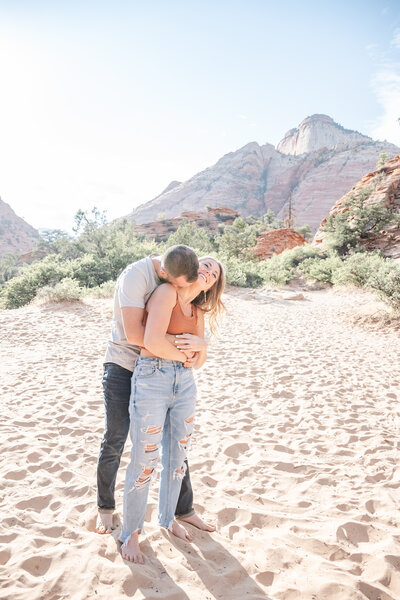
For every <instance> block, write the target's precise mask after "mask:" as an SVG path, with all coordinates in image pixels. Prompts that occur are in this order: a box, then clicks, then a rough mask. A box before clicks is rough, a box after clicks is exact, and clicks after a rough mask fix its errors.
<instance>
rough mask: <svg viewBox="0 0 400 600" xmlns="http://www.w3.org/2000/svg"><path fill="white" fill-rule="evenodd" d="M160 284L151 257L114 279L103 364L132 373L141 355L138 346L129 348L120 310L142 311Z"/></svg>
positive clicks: (130, 266) (136, 263) (132, 265)
mask: <svg viewBox="0 0 400 600" xmlns="http://www.w3.org/2000/svg"><path fill="white" fill-rule="evenodd" d="M160 283H161V280H160V279H159V277H158V275H157V273H156V270H155V268H154V265H153V261H152V260H151V258H150V256H148V257H147V258H143V259H142V260H138V261H137V262H135V263H132V264H131V265H128V266H127V267H126V269H125V270H124V271H122V273H121V275H120V276H119V277H118V279H117V283H116V284H115V291H114V309H113V322H112V330H111V339H110V340H109V341H108V344H107V350H106V354H105V357H104V362H105V363H108V362H111V363H115V364H117V365H120V366H121V367H124V368H125V369H128V370H129V371H133V369H134V368H135V363H136V360H137V357H138V356H139V353H140V348H139V347H138V346H133V345H132V344H128V341H127V339H126V336H125V331H124V326H123V323H122V314H121V308H122V307H124V306H126V307H128V306H131V307H136V308H144V307H145V305H146V302H147V300H148V299H149V297H150V296H151V294H152V293H153V291H154V290H155V288H156V287H157V286H158V285H159V284H160Z"/></svg>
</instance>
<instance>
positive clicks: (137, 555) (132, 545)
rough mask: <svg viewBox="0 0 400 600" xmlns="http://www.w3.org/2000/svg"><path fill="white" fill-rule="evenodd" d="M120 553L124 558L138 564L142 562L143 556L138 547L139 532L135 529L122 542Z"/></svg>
mask: <svg viewBox="0 0 400 600" xmlns="http://www.w3.org/2000/svg"><path fill="white" fill-rule="evenodd" d="M121 554H122V558H123V559H124V560H129V561H130V562H133V563H137V564H139V565H143V564H144V557H143V554H142V553H141V552H140V548H139V534H138V532H137V531H135V533H132V534H131V535H130V536H129V538H128V539H127V540H126V542H125V543H124V544H122V546H121Z"/></svg>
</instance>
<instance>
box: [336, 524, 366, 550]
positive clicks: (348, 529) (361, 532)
mask: <svg viewBox="0 0 400 600" xmlns="http://www.w3.org/2000/svg"><path fill="white" fill-rule="evenodd" d="M336 539H337V540H345V541H346V542H350V543H351V544H354V545H355V546H357V544H359V543H360V542H369V536H368V528H367V527H366V526H365V525H362V524H361V523H355V522H354V521H349V522H348V523H344V524H343V525H340V527H338V528H337V530H336Z"/></svg>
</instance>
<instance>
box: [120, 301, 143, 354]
mask: <svg viewBox="0 0 400 600" xmlns="http://www.w3.org/2000/svg"><path fill="white" fill-rule="evenodd" d="M121 314H122V324H123V326H124V330H125V336H126V339H127V341H128V343H129V344H132V345H133V346H143V339H144V325H143V316H144V308H136V307H133V306H123V307H122V308H121Z"/></svg>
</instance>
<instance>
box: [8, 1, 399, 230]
mask: <svg viewBox="0 0 400 600" xmlns="http://www.w3.org/2000/svg"><path fill="white" fill-rule="evenodd" d="M0 86H1V88H0V89H1V91H0V197H1V199H2V200H3V201H4V202H7V203H8V204H10V206H11V207H12V208H13V210H14V211H15V212H16V213H17V214H18V215H19V216H21V217H23V218H24V219H25V220H26V221H27V222H28V223H29V224H31V225H33V226H34V227H36V228H50V229H63V230H66V231H70V230H71V228H72V226H73V218H74V215H75V213H76V212H77V210H78V209H83V210H91V209H92V208H93V207H94V206H96V207H97V208H99V209H100V210H105V211H106V213H107V217H108V219H109V220H111V219H113V218H116V217H121V216H123V215H126V214H128V213H130V212H131V211H132V210H133V209H134V208H135V207H136V206H138V205H139V204H142V203H143V202H147V201H148V200H151V199H152V198H154V197H155V196H157V195H158V194H159V193H161V192H162V191H163V189H165V188H166V187H167V185H168V184H169V183H170V182H171V181H172V180H179V181H185V180H187V179H189V178H190V177H192V176H193V175H195V174H196V173H198V172H199V171H201V170H203V169H205V168H206V167H208V166H211V165H213V164H215V163H216V162H217V160H219V158H221V157H222V156H223V155H224V154H226V153H228V152H232V151H235V150H237V149H238V148H240V147H242V146H244V145H245V144H247V143H249V142H251V141H256V142H258V143H259V144H265V143H267V142H268V143H271V144H274V145H277V144H278V142H279V141H280V140H281V139H282V138H283V136H284V134H285V133H286V131H288V130H289V129H291V128H293V127H296V126H297V125H298V124H299V123H300V122H301V121H302V120H303V119H304V118H306V117H307V116H309V115H312V114H315V113H322V114H327V115H329V116H331V117H332V118H333V119H334V120H335V121H336V122H338V123H340V124H341V125H343V126H344V127H346V128H349V129H355V130H357V131H360V132H361V133H363V134H366V135H369V136H371V137H373V138H374V139H381V140H384V139H387V140H388V141H390V142H392V143H395V144H397V145H399V146H400V122H398V121H397V119H398V118H399V117H400V2H399V1H398V0H387V1H385V0H362V1H359V0H352V1H351V2H349V1H348V0H346V1H343V0H332V1H330V0H325V1H324V2H321V0H318V1H313V0H309V1H308V0H303V1H302V2H298V0H296V1H292V0H281V2H279V3H278V2H276V1H270V0H242V1H239V0H229V1H228V0H212V1H208V0H202V1H200V0H197V1H193V0H182V1H178V0H168V1H167V0H164V1H158V0H154V1H153V0H147V1H145V0H142V1H141V2H138V1H136V0H131V1H128V0H126V1H122V0H113V1H112V2H111V1H108V2H105V1H102V0H96V1H92V0H90V1H89V0H79V1H76V0H68V1H65V0H25V1H24V0H0Z"/></svg>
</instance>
